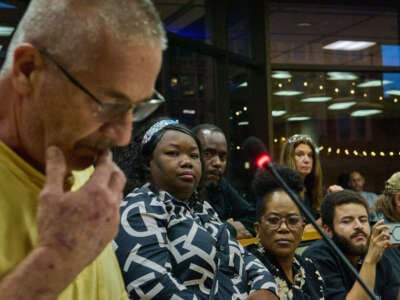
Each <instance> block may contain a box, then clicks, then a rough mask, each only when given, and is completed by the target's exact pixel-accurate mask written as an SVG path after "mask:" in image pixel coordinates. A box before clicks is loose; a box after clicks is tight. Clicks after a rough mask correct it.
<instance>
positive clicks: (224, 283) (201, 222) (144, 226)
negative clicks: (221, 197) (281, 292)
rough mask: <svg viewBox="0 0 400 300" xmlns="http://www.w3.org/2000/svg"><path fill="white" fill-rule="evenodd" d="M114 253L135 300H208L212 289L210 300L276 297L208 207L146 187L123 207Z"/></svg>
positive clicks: (264, 274)
mask: <svg viewBox="0 0 400 300" xmlns="http://www.w3.org/2000/svg"><path fill="white" fill-rule="evenodd" d="M114 247H115V251H116V254H117V257H118V260H119V264H120V266H121V270H122V273H123V277H124V280H125V285H126V289H127V291H128V293H129V296H130V297H131V298H133V299H138V298H147V299H163V300H164V299H185V300H186V299H211V297H210V294H212V292H211V291H212V290H213V289H214V295H215V298H214V299H246V298H247V296H248V294H249V293H251V292H253V291H254V290H258V289H267V290H270V291H271V292H273V293H275V294H276V284H275V281H274V278H273V277H272V275H271V274H270V273H269V271H268V270H267V269H266V268H265V266H264V265H263V264H262V263H261V262H260V261H259V260H258V259H256V258H255V257H254V256H253V255H252V254H250V253H249V252H247V251H246V250H245V249H244V248H243V247H242V246H241V245H240V244H239V243H238V242H237V241H236V240H234V239H231V238H230V234H229V231H228V230H227V229H226V225H224V224H223V223H222V222H221V221H220V219H219V218H218V216H217V214H216V212H215V211H214V210H213V209H212V207H211V205H210V204H209V203H207V202H196V203H193V204H191V205H190V204H189V203H188V202H184V201H180V200H178V199H176V198H174V197H172V196H171V195H170V194H169V193H167V192H160V193H159V194H158V195H156V194H154V193H153V192H152V191H151V190H150V189H149V185H148V184H147V185H145V186H143V187H142V188H140V189H135V190H134V191H133V192H131V193H130V194H129V195H128V196H127V197H126V198H125V199H124V201H123V202H122V204H121V225H120V229H119V233H118V236H117V237H116V240H115V243H114ZM216 270H217V271H216ZM214 274H217V275H216V276H215V275H214Z"/></svg>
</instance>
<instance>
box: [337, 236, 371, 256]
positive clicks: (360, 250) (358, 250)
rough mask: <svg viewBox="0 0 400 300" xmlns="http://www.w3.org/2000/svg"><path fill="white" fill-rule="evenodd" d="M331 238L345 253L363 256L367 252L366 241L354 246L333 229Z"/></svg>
mask: <svg viewBox="0 0 400 300" xmlns="http://www.w3.org/2000/svg"><path fill="white" fill-rule="evenodd" d="M332 240H333V242H334V243H335V244H336V245H337V246H338V247H339V248H340V250H342V252H343V253H344V254H345V255H349V256H363V255H365V254H367V251H368V243H367V244H366V245H359V246H354V245H352V244H351V243H350V241H348V240H347V239H346V238H344V237H342V236H340V235H338V234H336V232H335V231H333V236H332Z"/></svg>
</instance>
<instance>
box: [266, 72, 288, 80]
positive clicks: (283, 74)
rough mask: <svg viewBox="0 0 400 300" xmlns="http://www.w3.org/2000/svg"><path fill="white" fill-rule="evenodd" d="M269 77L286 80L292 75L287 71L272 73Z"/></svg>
mask: <svg viewBox="0 0 400 300" xmlns="http://www.w3.org/2000/svg"><path fill="white" fill-rule="evenodd" d="M271 77H272V78H275V79H288V78H292V75H291V74H290V73H289V72H288V71H274V73H273V74H272V75H271Z"/></svg>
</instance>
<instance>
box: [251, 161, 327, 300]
mask: <svg viewBox="0 0 400 300" xmlns="http://www.w3.org/2000/svg"><path fill="white" fill-rule="evenodd" d="M276 170H277V172H278V173H279V175H280V176H281V177H282V178H283V180H284V181H285V182H286V183H287V185H288V186H289V187H290V188H291V189H292V190H293V191H294V192H295V193H297V195H299V194H300V193H301V191H302V190H303V189H304V185H303V181H302V179H301V177H300V175H299V173H298V172H296V171H295V170H293V169H291V168H288V167H283V166H277V167H276ZM253 188H254V190H255V193H256V194H257V203H256V217H257V222H255V224H254V227H255V230H256V232H257V237H258V238H259V239H260V242H259V243H258V244H256V245H250V246H248V247H247V249H248V250H249V251H250V252H252V253H253V254H254V255H255V256H256V257H257V258H258V259H259V260H260V261H261V262H262V263H264V265H265V266H266V267H267V269H268V270H269V271H270V272H271V274H272V275H273V276H274V277H275V282H276V284H277V292H278V296H279V299H289V300H290V299H296V300H299V299H300V300H301V299H324V284H323V281H322V278H321V276H320V274H319V272H318V271H317V270H316V268H315V266H314V264H313V262H312V261H311V260H310V259H303V258H301V257H300V256H299V255H297V254H295V251H296V249H297V247H298V246H299V244H300V242H301V239H302V235H303V231H304V226H305V222H304V218H303V216H302V214H301V213H300V210H299V208H298V207H297V206H296V204H295V203H294V202H293V200H292V199H291V198H290V197H289V195H288V194H287V193H286V191H285V190H284V189H283V188H282V187H281V186H280V184H279V183H278V182H277V181H276V179H275V178H274V176H273V174H272V173H271V172H270V171H267V170H266V169H264V168H262V169H259V170H258V171H257V173H256V175H255V177H254V181H253Z"/></svg>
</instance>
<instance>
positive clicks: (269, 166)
mask: <svg viewBox="0 0 400 300" xmlns="http://www.w3.org/2000/svg"><path fill="white" fill-rule="evenodd" d="M264 168H267V169H269V170H270V171H271V172H272V174H273V175H274V177H275V179H276V180H277V181H278V182H279V184H280V185H281V186H282V188H283V189H284V190H285V192H286V193H287V194H288V195H289V196H290V198H292V200H293V201H294V203H295V204H296V205H297V206H298V207H299V209H300V211H301V212H302V213H303V214H304V215H305V216H306V217H307V218H308V219H309V220H310V221H311V223H312V224H313V225H314V227H315V229H316V230H317V231H318V233H319V234H320V235H321V236H322V238H323V239H324V240H325V242H326V243H327V244H328V246H329V247H330V248H331V249H332V250H333V251H334V252H335V253H336V255H337V256H338V257H339V258H340V260H341V261H342V262H343V263H344V264H345V265H346V266H347V268H348V269H349V270H350V272H351V273H353V275H354V276H355V278H356V280H357V281H358V282H359V283H360V284H361V286H362V287H363V288H364V290H365V291H366V292H367V294H368V295H369V296H370V297H371V299H374V300H378V299H379V298H378V297H377V296H376V295H375V294H374V293H373V291H372V290H371V289H370V288H369V287H368V286H367V284H366V283H365V281H364V280H363V279H362V278H361V277H360V275H359V274H358V272H357V270H356V269H355V268H354V267H353V265H352V264H351V263H350V261H349V260H348V259H347V258H346V256H345V255H344V254H343V252H342V251H341V250H340V249H339V248H338V246H336V244H335V243H334V242H333V241H332V240H331V239H330V238H329V237H328V236H327V234H326V233H325V232H324V231H323V230H322V228H321V227H319V225H318V224H317V222H316V221H315V218H314V216H313V215H312V214H311V213H310V211H309V210H308V209H307V207H306V206H305V205H304V204H303V202H302V201H301V200H300V199H299V197H298V195H296V193H294V192H293V190H292V189H291V188H290V187H289V186H288V185H287V184H286V182H285V181H284V180H283V178H282V177H281V176H280V175H279V173H278V172H277V171H276V169H275V167H274V165H273V163H272V162H271V160H266V161H265V162H264Z"/></svg>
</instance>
